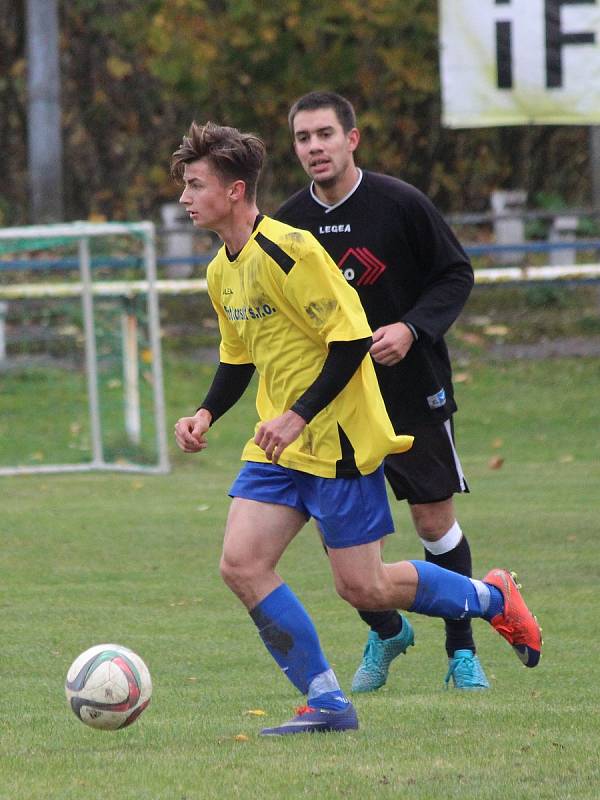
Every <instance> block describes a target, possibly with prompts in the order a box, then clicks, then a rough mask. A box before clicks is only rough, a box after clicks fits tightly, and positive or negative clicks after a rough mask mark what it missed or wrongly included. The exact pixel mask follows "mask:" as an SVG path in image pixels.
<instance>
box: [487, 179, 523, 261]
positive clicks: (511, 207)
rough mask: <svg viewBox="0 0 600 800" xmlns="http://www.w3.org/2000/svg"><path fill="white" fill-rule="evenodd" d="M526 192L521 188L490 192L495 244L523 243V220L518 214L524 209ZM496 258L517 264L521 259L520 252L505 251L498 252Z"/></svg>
mask: <svg viewBox="0 0 600 800" xmlns="http://www.w3.org/2000/svg"><path fill="white" fill-rule="evenodd" d="M526 202H527V192H525V191H524V190H523V189H513V190H511V191H504V190H497V191H495V192H492V195H491V206H492V211H493V212H494V215H495V216H496V217H497V218H496V219H494V234H495V237H496V244H502V245H509V244H523V243H524V242H525V220H524V218H523V217H522V216H520V214H521V212H522V211H524V210H525V204H526ZM496 258H497V260H498V262H499V263H501V264H517V263H520V261H521V260H522V255H521V253H518V252H516V253H515V252H510V251H507V252H505V253H498V255H497V256H496Z"/></svg>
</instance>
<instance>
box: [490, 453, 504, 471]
mask: <svg viewBox="0 0 600 800" xmlns="http://www.w3.org/2000/svg"><path fill="white" fill-rule="evenodd" d="M503 464H504V459H503V458H502V456H494V457H493V458H490V460H489V461H488V467H489V468H490V469H500V467H501V466H502V465H503Z"/></svg>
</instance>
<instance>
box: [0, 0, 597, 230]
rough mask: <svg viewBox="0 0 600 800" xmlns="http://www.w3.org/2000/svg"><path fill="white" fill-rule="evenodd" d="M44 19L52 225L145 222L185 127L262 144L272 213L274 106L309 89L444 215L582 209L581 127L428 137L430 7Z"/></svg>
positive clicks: (19, 84) (11, 42) (160, 10)
mask: <svg viewBox="0 0 600 800" xmlns="http://www.w3.org/2000/svg"><path fill="white" fill-rule="evenodd" d="M59 13H60V66H61V82H62V85H61V102H62V129H63V142H64V183H65V189H64V191H65V198H64V206H65V209H66V218H67V219H83V218H106V219H115V220H116V219H129V220H132V219H140V218H154V219H158V209H159V207H160V205H161V204H162V203H164V202H170V201H173V199H174V198H175V195H176V191H174V188H173V184H172V182H171V180H170V178H169V175H168V164H169V157H170V154H171V152H172V151H173V149H174V148H175V147H176V145H177V143H178V142H179V140H180V139H181V136H182V134H184V133H185V132H186V130H187V128H188V126H189V123H190V121H191V120H192V119H196V120H198V121H205V120H207V119H213V120H215V121H218V122H220V123H223V124H230V125H235V126H236V127H240V128H243V129H246V130H252V131H255V132H256V133H258V134H259V135H261V136H262V137H263V138H264V139H265V141H266V143H267V146H268V150H269V155H270V157H269V162H268V168H267V173H266V175H265V180H264V183H263V197H262V198H261V204H262V207H263V208H264V209H265V211H271V210H273V209H274V208H275V207H276V206H277V204H278V203H279V202H280V201H281V200H282V199H283V198H284V197H286V196H287V195H288V194H290V193H291V192H292V191H294V190H295V189H297V188H299V187H300V186H301V185H302V184H303V182H304V176H303V174H302V172H301V171H300V168H299V167H298V165H297V163H296V159H295V157H294V156H293V154H292V150H291V142H290V135H289V131H288V128H287V111H288V108H289V105H290V103H291V102H292V101H293V100H294V99H296V98H297V97H298V96H299V95H301V94H303V93H304V92H306V91H310V90H311V89H315V88H327V89H333V90H336V91H339V92H341V93H342V94H345V95H346V96H348V97H349V98H350V99H351V100H352V101H353V103H354V104H355V106H356V109H357V112H358V115H359V122H360V127H361V130H362V134H363V138H362V142H361V146H360V149H359V163H361V164H363V165H365V166H368V167H369V168H371V169H375V170H381V171H385V172H388V173H391V174H394V175H397V176H399V177H402V178H404V179H405V180H408V181H409V182H411V183H414V184H415V185H416V186H418V187H419V188H421V189H422V190H423V191H425V192H426V193H428V194H429V195H430V196H431V197H432V199H433V200H434V201H435V202H436V203H437V204H438V205H439V206H440V208H442V209H443V210H444V211H446V212H450V211H454V212H459V211H478V210H484V209H487V208H488V205H489V195H490V192H491V191H492V190H493V189H498V188H515V187H519V188H525V189H526V190H527V191H528V194H529V196H530V198H533V197H535V196H536V195H537V194H540V193H545V194H546V196H550V195H556V196H558V195H560V197H561V198H562V199H563V200H564V202H565V203H568V204H571V205H586V204H588V203H589V194H590V187H589V183H588V179H587V178H586V177H584V179H583V180H582V175H583V176H587V174H588V172H589V170H587V169H586V167H587V163H586V159H587V157H588V156H587V150H588V148H587V129H585V128H577V127H562V128H560V127H548V126H542V127H533V126H532V127H508V128H498V129H477V130H461V131H457V130H448V129H444V128H442V126H441V100H440V85H439V84H440V81H439V58H438V56H439V54H438V18H437V2H436V0H266V1H265V0H61V2H60V4H59ZM0 18H1V19H2V20H3V25H2V26H1V27H0V149H1V151H2V154H3V161H4V167H5V168H4V176H3V181H2V184H1V185H0V225H9V224H10V225H14V224H25V223H27V222H28V221H29V220H28V209H27V181H26V174H27V148H26V131H27V97H26V69H27V64H26V56H25V13H24V0H0ZM549 164H554V165H555V168H553V169H549V168H548V165H549Z"/></svg>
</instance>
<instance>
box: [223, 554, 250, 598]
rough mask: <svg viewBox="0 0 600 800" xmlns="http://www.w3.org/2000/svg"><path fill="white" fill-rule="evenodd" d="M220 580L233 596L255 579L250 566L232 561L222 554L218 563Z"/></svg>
mask: <svg viewBox="0 0 600 800" xmlns="http://www.w3.org/2000/svg"><path fill="white" fill-rule="evenodd" d="M219 571H220V573H221V578H222V579H223V581H224V583H225V585H226V586H228V587H229V588H230V589H231V590H232V591H233V592H235V594H239V593H240V592H242V591H243V590H244V589H245V588H246V587H248V586H249V585H250V584H251V583H252V581H253V578H254V577H255V575H254V570H253V569H252V566H251V565H250V564H247V563H246V564H245V563H243V562H242V561H238V560H236V559H232V558H230V557H228V556H227V555H226V554H223V556H222V557H221V561H220V563H219Z"/></svg>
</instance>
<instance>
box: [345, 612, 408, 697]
mask: <svg viewBox="0 0 600 800" xmlns="http://www.w3.org/2000/svg"><path fill="white" fill-rule="evenodd" d="M414 643H415V634H414V631H413V629H412V625H411V624H410V622H409V621H408V620H407V619H406V617H402V630H401V631H400V633H398V634H396V636H393V637H392V638H391V639H380V638H379V636H378V634H377V633H375V631H370V632H369V638H368V639H367V646H366V647H365V651H364V653H363V660H362V661H361V663H360V666H359V668H358V669H357V670H356V672H355V674H354V678H353V679H352V691H353V692H374V691H375V690H376V689H380V688H381V687H382V686H383V685H384V684H385V682H386V681H387V676H388V672H389V669H390V664H391V663H392V661H393V660H394V659H395V658H396V656H399V655H400V654H401V653H406V651H407V649H408V648H409V647H412V645H414Z"/></svg>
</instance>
